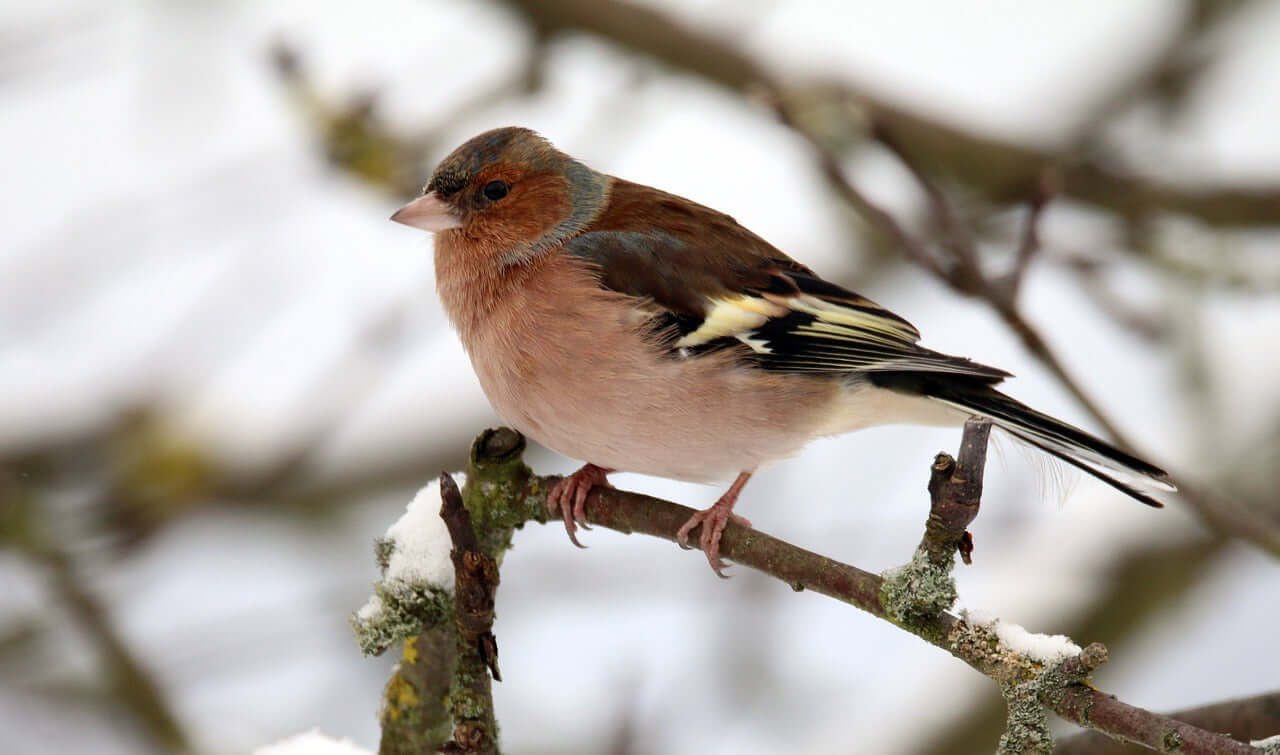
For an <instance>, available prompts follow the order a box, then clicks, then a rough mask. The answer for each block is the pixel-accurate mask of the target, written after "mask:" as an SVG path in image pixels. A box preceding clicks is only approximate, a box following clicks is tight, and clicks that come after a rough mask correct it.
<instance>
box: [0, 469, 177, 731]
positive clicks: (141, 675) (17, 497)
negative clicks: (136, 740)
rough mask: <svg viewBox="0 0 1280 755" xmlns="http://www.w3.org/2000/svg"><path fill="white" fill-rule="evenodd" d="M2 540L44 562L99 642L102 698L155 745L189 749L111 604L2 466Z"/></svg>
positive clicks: (61, 595)
mask: <svg viewBox="0 0 1280 755" xmlns="http://www.w3.org/2000/svg"><path fill="white" fill-rule="evenodd" d="M0 536H3V539H0V546H5V545H7V546H12V547H16V548H17V549H18V551H19V552H20V553H22V554H23V555H24V556H26V557H27V558H29V559H31V561H33V562H34V563H36V564H38V565H39V566H41V567H43V569H44V570H45V571H46V572H47V574H48V575H49V582H50V588H51V591H52V592H53V594H54V596H55V597H56V598H57V600H58V601H59V602H60V603H62V605H63V606H65V607H66V609H67V611H68V612H69V613H70V615H71V618H72V619H73V620H74V621H75V624H76V627H77V628H78V629H79V630H80V631H82V632H83V633H84V635H85V636H86V637H87V638H88V639H89V641H90V642H91V643H92V644H93V645H94V646H95V649H96V651H97V653H98V657H99V662H100V663H101V665H102V668H101V672H100V674H101V679H102V680H103V681H104V682H105V686H106V689H105V690H102V692H103V694H102V697H101V698H100V699H101V700H103V701H106V702H108V703H109V704H111V705H113V706H114V705H119V706H121V707H123V708H124V709H125V710H126V711H127V712H128V713H129V714H130V716H131V717H132V718H133V721H134V723H135V724H136V725H137V726H138V727H139V728H140V729H141V730H142V731H143V733H144V734H146V735H147V737H148V738H149V739H150V740H151V742H152V744H153V746H154V747H155V749H156V750H157V751H161V752H189V751H190V749H191V748H190V740H189V739H188V738H187V735H186V733H185V732H184V731H183V728H182V725H181V724H180V723H179V722H178V718H177V716H175V715H174V714H173V711H172V710H170V708H169V704H168V702H167V701H166V699H165V696H164V693H163V691H162V690H161V688H160V686H159V685H158V684H157V683H156V682H155V681H154V680H153V679H152V678H151V675H150V673H149V672H148V671H147V670H146V668H145V667H144V666H143V664H142V662H141V661H139V660H138V658H137V657H136V656H135V655H134V654H133V652H132V651H131V650H130V649H129V646H128V644H127V643H126V642H125V641H124V638H122V637H121V636H120V634H119V632H117V630H116V627H115V625H114V624H113V623H112V621H111V617H110V615H109V614H108V611H107V608H106V606H105V605H103V603H102V601H101V600H99V599H98V596H96V595H94V593H93V592H92V591H91V590H90V589H89V587H88V585H86V584H85V583H84V580H83V579H82V577H81V574H80V570H79V569H78V568H77V566H76V564H75V561H74V559H73V558H72V556H71V554H70V553H69V552H68V551H67V550H66V549H65V548H63V547H62V545H61V544H60V543H58V542H57V541H56V540H55V539H54V538H53V537H52V536H51V535H50V534H49V533H47V532H46V531H45V529H44V528H43V527H41V525H40V523H39V522H38V521H37V520H36V511H35V508H34V504H33V502H32V501H31V500H30V496H29V493H28V491H27V490H26V489H25V486H24V485H22V484H21V483H20V482H19V481H18V480H17V479H16V476H15V475H14V474H13V472H12V470H9V469H5V468H3V467H0Z"/></svg>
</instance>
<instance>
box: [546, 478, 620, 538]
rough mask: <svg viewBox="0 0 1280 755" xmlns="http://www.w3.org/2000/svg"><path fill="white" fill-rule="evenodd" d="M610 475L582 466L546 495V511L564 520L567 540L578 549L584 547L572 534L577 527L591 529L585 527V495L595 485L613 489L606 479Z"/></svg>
mask: <svg viewBox="0 0 1280 755" xmlns="http://www.w3.org/2000/svg"><path fill="white" fill-rule="evenodd" d="M612 473H613V470H612V469H605V468H604V467H597V466H596V465H595V464H584V465H583V466H582V469H579V470H578V471H577V472H574V473H573V474H571V475H569V476H568V477H565V478H564V479H562V480H560V482H557V483H556V486H555V487H554V488H552V489H551V492H550V493H548V494H547V511H548V512H550V513H551V515H552V516H556V515H557V514H559V515H560V517H561V518H562V519H564V530H565V532H568V533H569V539H570V540H572V541H573V544H574V545H576V546H578V547H579V548H585V547H586V546H585V545H583V544H582V543H580V542H578V536H577V535H575V534H574V533H575V532H577V531H578V525H582V529H584V530H589V529H591V528H590V527H588V526H587V494H588V493H590V492H591V489H592V488H593V487H595V486H597V485H600V486H603V487H613V486H612V485H610V484H609V477H608V476H609V475H610V474H612Z"/></svg>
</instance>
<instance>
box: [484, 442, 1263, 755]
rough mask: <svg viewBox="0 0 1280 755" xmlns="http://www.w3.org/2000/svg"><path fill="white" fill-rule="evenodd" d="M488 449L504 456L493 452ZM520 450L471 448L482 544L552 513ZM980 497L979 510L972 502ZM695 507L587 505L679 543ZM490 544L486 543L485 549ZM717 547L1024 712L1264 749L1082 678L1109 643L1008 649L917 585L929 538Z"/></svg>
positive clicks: (519, 445)
mask: <svg viewBox="0 0 1280 755" xmlns="http://www.w3.org/2000/svg"><path fill="white" fill-rule="evenodd" d="M986 428H987V425H986V423H984V422H981V421H978V422H972V423H969V424H967V425H966V433H965V434H966V439H965V441H964V442H963V443H962V448H963V450H962V459H964V464H962V465H959V466H957V465H956V464H955V463H954V462H953V461H951V460H950V457H946V458H945V459H943V458H939V459H938V460H937V461H936V462H935V465H934V467H933V468H932V469H931V479H934V478H935V475H937V479H940V480H944V481H945V480H947V479H948V476H945V475H942V474H941V472H940V471H939V470H942V469H949V470H950V476H949V482H948V484H947V485H945V486H943V487H939V488H938V490H939V495H938V496H936V497H935V498H934V502H935V504H934V506H933V507H932V509H931V515H932V514H939V518H940V519H941V520H942V521H944V522H950V524H949V525H948V526H944V527H942V531H950V532H951V533H952V534H954V530H955V529H956V527H960V528H961V529H962V528H963V527H964V526H966V525H967V519H965V518H964V517H960V518H953V517H950V516H948V515H945V514H941V513H940V512H938V511H937V508H938V501H942V500H951V503H958V502H959V501H957V500H954V499H952V497H954V496H959V497H960V498H962V499H963V498H964V497H965V496H972V495H976V494H977V493H978V492H980V491H979V490H978V489H977V488H976V486H975V484H974V483H976V481H977V479H978V477H977V475H976V474H974V473H975V472H976V467H975V468H973V469H971V470H969V471H966V465H977V466H980V463H981V459H982V458H983V447H984V446H985V444H984V443H982V442H981V434H982V433H983V432H985V430H986ZM490 450H494V451H495V452H496V454H497V455H495V456H490V455H488V454H489V452H490ZM522 450H523V440H522V439H521V438H520V436H519V435H518V434H517V433H514V432H513V431H511V430H507V429H500V430H490V431H486V432H485V433H484V434H482V435H481V436H480V437H479V438H477V440H476V443H475V444H474V445H473V447H472V463H471V466H470V467H469V469H470V470H478V471H479V473H480V474H484V475H487V477H488V481H487V482H485V483H484V484H478V483H477V481H476V479H475V478H473V477H471V475H470V474H469V476H468V481H467V490H468V494H467V498H466V505H467V507H468V509H469V510H470V513H471V518H472V521H473V522H474V524H475V526H476V528H477V529H476V532H477V535H478V540H479V541H480V542H481V543H485V542H490V543H496V544H509V542H510V538H511V535H512V530H513V528H515V527H518V526H521V525H522V524H523V523H524V522H526V521H538V522H542V523H546V521H547V519H548V515H547V511H546V498H547V494H548V492H549V491H550V490H551V489H552V487H553V486H554V485H555V484H556V483H557V482H558V481H559V480H560V479H562V478H560V477H558V476H549V477H536V476H533V474H532V472H531V471H530V470H529V469H528V467H526V466H525V465H524V463H523V460H522V456H521V453H520V452H521V451H522ZM973 505H974V510H976V502H974V503H973ZM693 513H694V512H693V510H692V509H690V508H687V507H685V506H680V505H679V504H675V503H671V502H669V501H663V500H660V499H656V498H651V497H649V496H644V495H638V494H635V493H628V492H625V491H620V490H616V489H613V488H601V487H596V488H594V489H593V490H592V491H591V493H590V495H589V496H588V497H587V504H586V516H587V520H588V521H589V522H590V523H591V524H597V525H601V526H604V527H608V528H610V529H614V530H617V531H619V532H623V533H628V534H629V533H633V532H638V533H643V534H647V535H652V536H655V537H660V538H663V539H666V540H669V541H671V542H676V532H677V531H678V530H679V528H680V527H681V525H683V524H684V522H685V521H687V519H688V518H689V516H691V515H692V514H693ZM696 536H697V533H696V532H694V533H691V538H696ZM959 541H960V540H959V539H957V540H956V542H959ZM924 542H925V543H929V542H935V543H936V542H940V541H939V540H938V539H937V538H936V537H935V536H931V535H926V538H925V541H924ZM488 548H489V546H486V550H488ZM720 548H721V551H722V553H723V554H724V555H725V556H726V557H728V558H730V559H732V560H733V561H734V562H736V563H738V564H741V565H743V566H747V567H750V568H754V569H758V570H760V571H762V572H764V573H766V574H769V575H770V576H772V577H774V578H776V579H778V580H780V581H782V582H784V583H785V584H787V585H789V586H791V587H792V588H793V589H796V590H801V589H811V590H814V591H816V592H819V593H821V594H823V595H827V596H830V597H834V598H836V599H838V600H841V601H843V602H846V603H849V604H851V605H853V606H855V607H857V608H860V609H862V610H864V611H866V612H868V613H870V614H872V615H874V616H877V617H879V618H881V619H884V620H886V621H890V622H891V623H894V624H895V625H897V626H899V627H901V628H903V629H905V630H907V631H909V632H911V633H912V634H915V635H916V636H918V637H920V638H921V639H923V640H925V641H926V642H929V643H930V644H933V645H935V646H937V647H939V648H942V649H943V650H946V651H947V652H948V653H950V654H951V655H953V656H955V657H956V658H958V659H960V660H962V661H964V662H965V663H967V664H969V665H970V666H971V667H973V668H975V669H977V670H978V671H979V672H981V673H983V674H984V675H986V676H988V677H990V678H991V679H993V680H995V681H997V682H999V683H1000V684H1001V685H1002V688H1005V689H1012V688H1016V689H1019V690H1021V693H1020V694H1022V695H1023V699H1022V702H1021V703H1020V707H1019V709H1020V710H1022V711H1024V712H1025V711H1026V710H1027V708H1026V707H1025V706H1026V705H1032V706H1033V707H1035V708H1038V707H1039V706H1042V705H1043V706H1046V707H1048V708H1049V709H1052V710H1054V711H1056V712H1057V713H1058V714H1059V715H1061V716H1063V717H1064V718H1067V719H1068V720H1071V721H1074V722H1076V723H1078V724H1080V725H1081V726H1086V727H1090V728H1095V729H1098V730H1101V731H1105V732H1107V733H1108V734H1110V735H1111V736H1114V737H1119V738H1122V739H1125V740H1128V741H1134V742H1140V743H1143V744H1145V745H1147V746H1149V747H1151V748H1153V749H1157V750H1160V751H1170V749H1171V748H1173V747H1174V746H1175V745H1176V747H1177V749H1178V751H1179V752H1183V753H1258V752H1260V751H1259V750H1257V749H1255V748H1252V747H1250V746H1248V745H1245V744H1242V743H1240V742H1236V741H1234V740H1231V739H1228V738H1225V737H1222V736H1220V735H1216V734H1213V733H1211V732H1208V731H1204V730H1202V729H1199V728H1196V727H1194V726H1190V725H1188V724H1185V723H1181V722H1177V721H1173V720H1172V719H1168V718H1166V717H1164V716H1160V715H1158V714H1155V713H1151V712H1150V711H1146V710H1143V709H1141V708H1137V707H1135V706H1132V705H1129V704H1127V703H1124V702H1122V701H1120V700H1117V699H1116V698H1114V697H1113V696H1111V695H1107V694H1105V693H1103V692H1100V691H1098V690H1096V689H1094V688H1093V687H1092V686H1090V685H1089V684H1088V683H1087V681H1086V678H1087V676H1088V674H1089V673H1090V672H1091V671H1092V669H1093V668H1094V667H1095V666H1096V665H1097V664H1098V663H1101V662H1102V661H1103V660H1104V659H1105V655H1106V651H1105V649H1104V648H1102V647H1101V646H1100V645H1097V644H1096V643H1095V645H1092V646H1090V647H1089V648H1087V649H1086V650H1085V651H1084V652H1083V653H1081V654H1079V655H1074V656H1070V655H1069V656H1068V657H1066V659H1065V660H1063V661H1061V662H1059V663H1050V662H1047V661H1045V660H1038V659H1036V658H1033V657H1031V656H1029V655H1027V654H1025V653H1022V652H1019V651H1017V650H1015V649H1014V648H1011V647H1009V646H1008V645H1006V644H1005V643H1004V642H1003V641H1001V639H1000V638H999V636H997V634H996V632H995V631H994V630H993V629H992V627H991V626H990V625H986V624H979V623H975V622H971V621H968V620H965V619H962V618H960V617H957V616H955V615H953V614H951V613H948V612H947V611H945V610H939V609H938V607H937V606H938V600H937V595H938V594H939V593H938V592H936V591H933V590H932V589H931V590H928V591H925V592H920V591H917V590H915V589H914V588H912V587H911V586H910V585H911V582H912V581H913V579H914V577H915V576H919V575H920V574H921V573H924V575H925V577H926V578H927V579H929V580H931V582H932V584H933V585H934V586H938V585H942V586H943V587H944V589H943V592H945V584H946V583H948V582H950V577H949V575H946V574H942V575H941V576H939V572H942V571H943V570H944V569H949V567H950V564H945V565H944V564H940V563H938V562H937V561H936V560H933V559H931V557H930V556H929V554H928V553H927V551H926V548H922V549H920V550H918V551H917V554H916V557H915V558H913V560H912V564H910V565H908V566H907V567H904V568H903V569H901V570H898V571H897V572H896V573H895V574H894V575H893V576H892V577H890V578H888V579H886V578H882V577H879V576H876V575H874V574H871V573H869V572H866V571H863V570H861V569H858V568H857V567H854V566H850V565H847V564H842V563H840V562H838V561H834V560H832V559H829V558H826V557H824V556H820V555H818V554H816V553H812V552H810V551H806V550H803V549H801V548H797V547H796V546H793V545H790V544H788V543H785V542H783V541H781V540H778V539H776V538H773V537H771V536H769V535H767V534H765V533H763V532H760V531H759V530H754V529H747V528H744V527H741V526H739V525H737V524H733V523H731V524H730V525H729V526H728V527H727V528H726V529H725V532H724V536H723V538H722V540H721V542H720ZM913 568H914V569H916V574H915V575H909V576H910V577H911V578H909V579H904V578H903V575H904V573H907V572H909V570H911V569H913ZM930 573H932V574H931V575H930ZM950 589H951V591H952V594H953V595H954V582H950ZM904 608H905V610H904ZM1028 731H1031V729H1029V728H1026V727H1023V728H1011V730H1010V734H1011V739H1010V741H1011V742H1018V741H1022V740H1020V739H1018V738H1017V737H1016V736H1014V734H1015V733H1016V732H1022V733H1024V734H1025V733H1026V732H1028ZM1043 744H1044V742H1043V741H1042V742H1041V745H1043Z"/></svg>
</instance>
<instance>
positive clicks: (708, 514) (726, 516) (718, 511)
mask: <svg viewBox="0 0 1280 755" xmlns="http://www.w3.org/2000/svg"><path fill="white" fill-rule="evenodd" d="M750 479H751V472H743V473H742V474H740V475H738V479H736V480H734V481H733V484H732V485H730V486H729V489H728V490H726V491H724V495H722V496H720V499H719V500H717V501H716V502H715V503H713V504H711V507H710V508H706V509H703V510H702V511H699V512H698V513H696V514H694V515H693V516H691V517H689V521H687V522H685V523H684V525H683V526H681V527H680V529H679V530H678V531H677V532H676V540H677V541H678V542H679V543H680V545H682V546H683V545H686V544H687V542H688V540H689V533H690V532H692V531H693V528H694V527H697V526H698V525H699V524H701V525H702V534H701V535H700V536H699V537H698V545H699V546H701V547H702V552H703V553H704V554H706V556H707V563H709V564H711V570H712V571H714V572H715V573H716V576H718V577H722V578H724V577H725V574H724V571H723V570H724V561H723V560H722V559H721V558H720V536H721V535H722V534H724V528H725V527H727V526H728V525H729V522H730V521H732V522H734V523H736V524H740V525H742V526H743V527H750V526H751V522H749V521H747V520H746V519H744V518H743V517H740V516H738V515H737V514H735V513H733V504H735V503H737V502H738V494H739V493H741V492H742V488H743V486H745V485H746V484H747V480H750Z"/></svg>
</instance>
